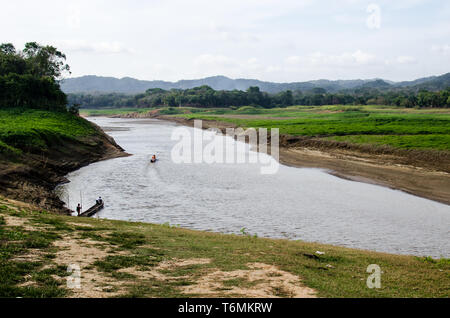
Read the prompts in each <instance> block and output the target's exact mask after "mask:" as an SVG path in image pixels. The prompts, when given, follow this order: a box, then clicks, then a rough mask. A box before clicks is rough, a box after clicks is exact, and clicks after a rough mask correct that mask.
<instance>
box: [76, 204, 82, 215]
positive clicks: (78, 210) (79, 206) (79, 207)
mask: <svg viewBox="0 0 450 318" xmlns="http://www.w3.org/2000/svg"><path fill="white" fill-rule="evenodd" d="M77 213H78V216H80V214H81V204H80V203H78V206H77Z"/></svg>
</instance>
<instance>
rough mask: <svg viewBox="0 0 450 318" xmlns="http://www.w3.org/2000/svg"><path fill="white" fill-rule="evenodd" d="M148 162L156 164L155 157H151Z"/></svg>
mask: <svg viewBox="0 0 450 318" xmlns="http://www.w3.org/2000/svg"><path fill="white" fill-rule="evenodd" d="M150 162H151V163H155V162H156V156H155V155H153V156H152V160H150Z"/></svg>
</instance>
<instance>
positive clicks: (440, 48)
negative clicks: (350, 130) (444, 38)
mask: <svg viewBox="0 0 450 318" xmlns="http://www.w3.org/2000/svg"><path fill="white" fill-rule="evenodd" d="M431 50H432V51H433V52H437V53H440V54H444V55H447V54H450V45H448V44H445V45H433V46H432V47H431Z"/></svg>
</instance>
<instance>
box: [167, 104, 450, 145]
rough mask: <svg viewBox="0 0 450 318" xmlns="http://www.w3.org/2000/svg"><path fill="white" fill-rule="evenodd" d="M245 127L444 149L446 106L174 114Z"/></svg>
mask: <svg viewBox="0 0 450 318" xmlns="http://www.w3.org/2000/svg"><path fill="white" fill-rule="evenodd" d="M176 116H178V117H184V118H188V119H204V120H216V121H223V122H229V123H233V124H235V125H237V126H240V127H244V128H249V127H254V128H268V129H270V128H279V129H280V133H281V134H289V135H294V136H309V137H316V138H326V139H332V140H338V141H346V142H350V143H364V144H374V145H389V146H392V147H396V148H403V149H435V150H446V151H448V150H450V142H449V141H450V110H448V109H439V110H436V109H431V110H424V109H401V108H392V107H390V108H388V107H382V106H321V107H310V106H308V107H306V106H293V107H288V108H284V109H280V108H275V109H260V108H254V107H242V108H240V109H237V110H234V111H233V110H227V111H224V110H218V111H215V110H206V111H204V112H200V113H190V114H182V115H176Z"/></svg>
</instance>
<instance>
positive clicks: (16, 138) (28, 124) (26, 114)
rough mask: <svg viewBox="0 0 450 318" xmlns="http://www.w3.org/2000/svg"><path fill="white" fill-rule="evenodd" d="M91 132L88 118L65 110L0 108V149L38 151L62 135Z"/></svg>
mask: <svg viewBox="0 0 450 318" xmlns="http://www.w3.org/2000/svg"><path fill="white" fill-rule="evenodd" d="M94 132H95V131H94V128H93V127H92V125H91V124H90V123H89V122H87V121H86V120H84V119H82V118H80V117H78V116H74V115H72V114H70V113H68V112H54V111H44V110H37V109H21V108H18V109H0V153H16V154H17V153H20V152H22V151H25V152H28V151H30V152H33V151H42V150H45V149H46V148H47V147H48V146H49V145H51V144H52V143H53V142H57V141H60V140H61V139H62V138H69V139H73V138H77V137H81V136H87V135H90V134H93V133H94Z"/></svg>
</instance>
